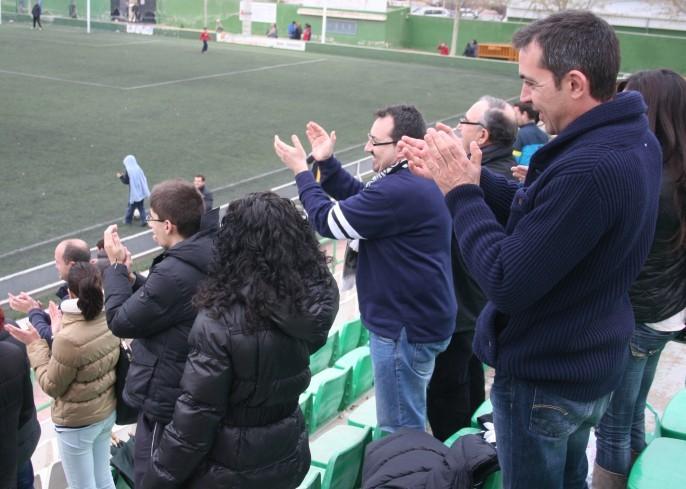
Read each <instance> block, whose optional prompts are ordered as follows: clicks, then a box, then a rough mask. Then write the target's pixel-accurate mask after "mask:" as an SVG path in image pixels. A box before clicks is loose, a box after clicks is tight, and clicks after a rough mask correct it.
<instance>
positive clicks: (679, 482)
mask: <svg viewBox="0 0 686 489" xmlns="http://www.w3.org/2000/svg"><path fill="white" fill-rule="evenodd" d="M649 409H650V410H651V411H653V413H654V414H655V425H656V426H655V434H654V436H655V438H654V439H653V440H652V441H650V444H649V445H648V448H646V449H645V450H644V451H643V452H642V453H641V455H640V456H639V457H638V459H637V460H636V463H634V465H633V467H632V468H631V473H630V474H629V483H628V487H629V489H677V488H682V487H686V470H684V467H683V466H684V460H686V389H684V390H682V391H680V392H679V393H677V394H676V395H675V396H674V397H673V398H672V399H671V400H670V401H669V404H667V407H666V408H665V412H664V414H663V416H662V419H660V417H659V416H658V415H657V413H656V412H655V410H654V409H652V408H651V407H649Z"/></svg>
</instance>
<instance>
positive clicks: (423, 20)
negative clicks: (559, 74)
mask: <svg viewBox="0 0 686 489" xmlns="http://www.w3.org/2000/svg"><path fill="white" fill-rule="evenodd" d="M0 1H2V5H3V13H4V14H5V15H6V16H12V14H13V13H14V12H16V6H17V4H18V1H17V0H0ZM32 1H33V0H25V5H31V4H32ZM69 3H70V0H43V9H44V11H45V12H46V14H47V15H58V16H66V15H67V12H68V9H69ZM239 3H240V2H239V0H208V6H207V11H208V24H209V25H208V27H209V29H210V30H214V27H215V19H217V18H219V19H221V21H222V24H223V25H224V29H225V30H226V31H228V32H233V33H239V32H241V31H242V26H241V23H240V20H239V17H238V11H239ZM76 5H77V10H78V15H79V19H83V18H84V17H85V12H86V6H85V5H86V0H77V2H76ZM91 5H92V6H91V8H92V12H93V19H94V20H103V21H104V20H109V10H110V0H92V4H91ZM298 8H300V6H299V5H292V4H278V6H277V27H278V30H279V37H287V30H288V24H290V23H291V21H293V20H296V21H298V22H300V23H301V24H302V25H304V24H305V23H309V24H311V25H312V40H313V41H318V40H320V38H321V31H322V18H321V17H319V16H306V15H305V16H303V15H298V13H297V11H298ZM8 18H9V17H8ZM17 20H19V18H18V17H17ZM22 20H23V19H22ZM157 20H158V23H162V24H168V25H171V26H177V27H180V28H191V29H201V28H202V27H203V24H204V21H203V0H157ZM356 22H357V34H356V35H354V36H350V35H343V34H333V33H331V32H329V33H327V38H328V41H329V42H332V43H337V44H343V45H352V46H367V47H390V48H397V49H401V48H405V49H411V50H419V51H426V52H431V53H435V52H436V46H437V45H438V44H439V43H441V42H445V43H446V44H450V40H451V37H452V24H453V21H452V19H448V18H440V17H423V16H419V15H409V13H408V9H406V8H400V9H391V10H389V11H388V13H387V21H386V22H385V23H384V22H377V21H369V20H358V21H356ZM522 25H524V24H523V23H520V22H487V21H480V20H461V21H460V27H459V36H458V42H457V54H461V53H462V50H463V49H464V46H465V45H466V44H467V42H468V41H469V40H470V39H477V40H478V41H479V42H482V43H486V42H505V43H506V42H510V40H511V39H512V35H513V34H514V32H515V31H516V30H517V29H519V28H520V27H521V26H522ZM267 28H268V24H266V23H262V22H253V26H252V32H253V34H254V35H258V36H262V35H264V34H265V33H266V31H267ZM643 30H644V29H631V28H619V29H618V31H617V35H618V37H619V40H620V45H621V49H622V66H621V70H622V71H623V72H633V71H637V70H641V69H651V68H659V67H667V68H671V69H673V70H675V71H678V72H680V73H686V56H684V52H686V32H673V31H663V32H662V33H660V34H659V35H658V34H645V33H642V32H639V31H643ZM176 35H178V34H176Z"/></svg>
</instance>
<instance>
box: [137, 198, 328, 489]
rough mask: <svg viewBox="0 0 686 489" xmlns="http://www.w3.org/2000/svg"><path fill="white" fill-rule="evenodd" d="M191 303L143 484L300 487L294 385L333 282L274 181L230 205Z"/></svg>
mask: <svg viewBox="0 0 686 489" xmlns="http://www.w3.org/2000/svg"><path fill="white" fill-rule="evenodd" d="M195 304H196V306H198V308H199V309H200V310H199V313H198V316H197V318H196V320H195V323H194V325H193V329H192V331H191V334H190V337H189V343H190V349H191V353H190V355H189V357H188V361H187V362H186V369H185V371H184V375H183V379H182V380H181V387H182V389H183V391H184V392H183V394H182V395H181V397H180V398H179V399H178V400H177V402H176V408H175V411H174V417H173V421H172V422H171V423H170V424H168V425H167V426H166V428H165V429H164V432H163V433H162V434H161V437H158V440H159V441H156V442H153V447H154V452H153V457H152V464H151V467H150V469H149V470H148V472H147V473H146V476H145V479H144V481H143V488H144V489H145V488H149V489H151V488H155V489H160V488H172V487H184V488H203V489H212V488H225V487H232V488H265V487H278V488H283V489H287V488H295V487H297V486H298V485H299V484H300V482H301V481H302V479H303V478H304V476H305V474H306V473H307V470H308V468H309V464H310V452H309V446H308V435H307V430H306V428H305V421H304V419H303V415H302V412H301V411H300V409H299V407H298V396H299V395H300V394H301V393H302V392H304V390H305V389H306V388H307V386H308V384H309V382H310V370H309V367H308V364H309V355H310V354H311V353H312V352H314V351H316V350H317V349H318V348H319V347H321V346H322V345H323V344H324V343H325V341H326V337H327V334H328V330H329V328H330V327H331V324H332V323H333V320H334V318H335V317H336V312H337V311H338V287H337V285H336V282H335V281H334V279H333V277H332V276H331V273H330V272H329V270H328V268H327V263H326V259H325V256H324V254H323V253H322V252H321V251H320V249H319V244H318V242H317V240H316V238H315V235H314V232H313V231H312V229H311V228H310V226H309V224H308V223H307V221H306V220H305V219H303V217H302V216H301V215H300V213H299V212H298V211H297V209H296V208H295V205H294V204H293V203H292V202H291V201H289V200H286V199H282V198H280V197H278V196H277V195H276V194H273V193H269V192H267V193H256V194H250V195H248V196H246V197H244V198H242V199H239V200H237V201H234V202H232V203H231V204H230V205H229V208H228V210H227V214H226V216H225V217H224V220H223V221H222V228H221V230H220V231H219V234H218V236H217V239H216V242H215V256H214V259H213V264H212V266H211V267H210V272H209V277H208V279H207V280H206V282H205V283H204V284H203V286H202V287H201V288H200V290H199V292H198V294H197V296H196V298H195Z"/></svg>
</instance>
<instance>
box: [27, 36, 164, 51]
mask: <svg viewBox="0 0 686 489" xmlns="http://www.w3.org/2000/svg"><path fill="white" fill-rule="evenodd" d="M24 39H25V40H26V41H27V42H31V43H34V42H46V43H49V44H62V45H66V46H82V47H85V48H96V49H97V48H115V47H123V46H135V45H140V44H153V43H158V42H160V41H159V39H148V40H145V41H131V42H112V43H101V44H98V43H97V42H96V43H92V42H76V41H65V40H61V39H59V40H58V39H37V38H35V37H29V36H24V37H23V38H22V40H24Z"/></svg>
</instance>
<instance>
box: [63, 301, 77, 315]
mask: <svg viewBox="0 0 686 489" xmlns="http://www.w3.org/2000/svg"><path fill="white" fill-rule="evenodd" d="M78 301H79V300H78V299H65V300H63V301H62V303H61V304H60V309H62V312H68V313H69V314H81V309H79V307H78V306H77V305H76V303H77V302H78Z"/></svg>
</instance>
